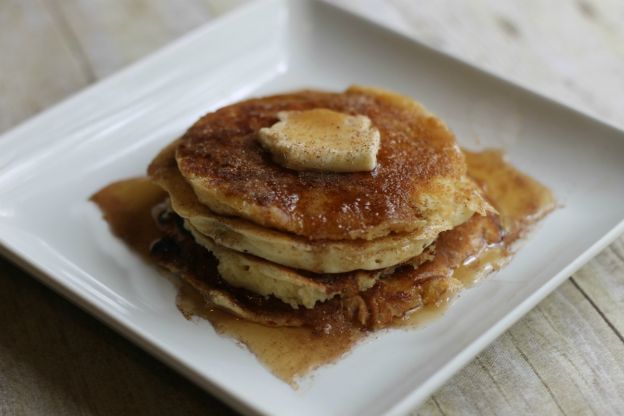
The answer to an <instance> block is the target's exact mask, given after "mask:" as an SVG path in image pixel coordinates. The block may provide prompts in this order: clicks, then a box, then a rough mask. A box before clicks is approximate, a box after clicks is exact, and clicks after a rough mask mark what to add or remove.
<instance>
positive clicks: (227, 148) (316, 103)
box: [176, 87, 488, 240]
mask: <svg viewBox="0 0 624 416" xmlns="http://www.w3.org/2000/svg"><path fill="white" fill-rule="evenodd" d="M315 108H325V109H330V110H333V111H338V112H342V113H347V114H352V115H365V116H367V117H368V118H370V119H371V120H372V122H373V124H374V126H375V127H376V128H377V129H379V132H380V134H381V147H380V150H379V152H378V154H377V162H378V164H377V167H376V168H375V169H374V170H373V171H372V172H354V173H348V174H343V173H328V172H324V173H319V172H305V171H304V172H301V171H294V170H290V169H287V168H284V167H282V166H280V165H278V164H276V163H274V162H273V160H272V158H271V155H269V154H268V153H267V151H266V150H264V149H263V148H262V146H261V145H260V144H259V142H258V140H257V134H258V131H259V130H260V129H261V128H263V127H269V126H271V125H273V124H274V123H275V122H276V121H277V113H278V112H280V111H289V110H308V109H315ZM176 160H177V164H178V167H179V169H180V172H181V173H182V175H183V176H184V178H185V179H186V180H187V181H188V182H189V183H190V184H191V186H192V187H193V189H194V191H195V193H196V195H197V197H198V199H199V201H200V202H201V203H202V204H205V205H206V206H207V207H208V208H210V210H212V211H213V212H215V213H218V214H221V215H229V216H236V217H241V218H245V219H247V220H249V221H251V222H253V223H256V224H259V225H261V226H263V227H267V228H269V229H275V230H281V231H285V232H289V233H293V234H296V235H299V236H303V237H305V238H307V239H310V240H349V239H367V240H371V239H375V238H379V237H382V236H387V235H388V234H390V233H408V232H409V233H414V232H419V231H425V230H427V227H432V226H433V227H437V228H442V229H450V228H452V227H453V226H454V225H456V224H457V223H459V222H461V221H458V219H459V218H463V219H464V220H465V219H467V218H469V217H470V215H472V214H473V213H475V212H478V213H481V214H484V213H485V212H486V210H487V209H488V205H487V203H486V202H485V201H484V200H483V199H482V198H481V196H480V193H479V191H478V190H477V188H476V186H475V185H474V184H473V183H472V182H471V181H470V180H469V179H467V178H466V176H465V174H466V164H465V161H464V157H463V155H462V153H461V151H460V150H459V148H458V147H457V145H456V143H455V138H454V136H453V134H452V133H451V131H450V130H449V129H448V128H447V127H446V126H445V125H444V124H443V123H442V121H440V120H439V119H438V118H436V117H434V116H433V115H431V114H430V113H429V112H427V111H426V110H425V109H424V108H423V107H422V106H421V105H419V104H418V103H416V102H414V101H413V100H411V99H409V98H406V97H402V96H399V95H397V94H393V93H389V92H385V91H382V90H375V89H370V88H360V87H352V88H349V89H348V90H347V91H345V92H344V93H338V94H337V93H325V92H316V91H301V92H296V93H291V94H285V95H276V96H271V97H265V98H258V99H251V100H246V101H243V102H240V103H237V104H233V105H230V106H227V107H224V108H222V109H220V110H218V111H216V112H213V113H209V114H207V115H205V116H204V117H202V118H201V119H200V120H199V121H198V122H197V123H195V125H193V126H192V127H191V128H190V129H189V130H188V131H187V133H186V134H185V135H184V136H183V137H182V139H181V142H180V144H179V146H178V147H177V149H176Z"/></svg>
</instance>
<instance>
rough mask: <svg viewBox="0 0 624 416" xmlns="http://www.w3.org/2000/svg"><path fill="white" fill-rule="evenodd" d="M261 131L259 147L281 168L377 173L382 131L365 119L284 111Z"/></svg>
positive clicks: (323, 112)
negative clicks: (268, 153) (273, 122)
mask: <svg viewBox="0 0 624 416" xmlns="http://www.w3.org/2000/svg"><path fill="white" fill-rule="evenodd" d="M277 117H278V118H279V121H278V122H277V123H275V124H274V125H272V126H271V127H265V128H262V129H260V133H259V140H260V143H261V144H262V145H263V146H264V147H265V148H266V149H267V150H269V152H271V154H272V156H273V159H274V160H275V161H276V162H277V163H279V164H280V165H282V166H284V167H287V168H289V169H295V170H314V171H322V172H363V171H371V170H373V169H375V166H376V165H377V152H378V151H379V145H380V135H379V130H377V128H375V127H374V126H373V125H372V122H371V120H370V119H369V118H368V117H366V116H363V115H357V116H352V115H349V114H344V113H339V112H336V111H332V110H327V109H323V108H317V109H313V110H305V111H282V112H279V113H278V114H277Z"/></svg>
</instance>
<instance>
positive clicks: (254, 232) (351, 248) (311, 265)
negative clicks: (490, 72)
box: [148, 142, 472, 273]
mask: <svg viewBox="0 0 624 416" xmlns="http://www.w3.org/2000/svg"><path fill="white" fill-rule="evenodd" d="M178 143H179V142H173V143H172V144H171V145H169V146H168V147H166V148H165V149H163V151H161V153H160V154H159V155H158V156H157V157H156V158H155V159H154V161H153V162H152V163H151V165H150V167H149V169H148V172H149V175H150V177H151V178H152V180H153V181H154V182H155V183H157V184H158V185H159V186H161V187H162V188H163V189H164V190H166V191H167V192H168V193H169V196H170V200H171V205H172V207H173V210H174V211H175V212H176V213H177V214H178V215H180V216H181V217H183V218H185V219H186V220H188V222H189V223H190V225H192V226H193V228H194V229H195V230H197V231H198V232H199V233H201V234H203V235H205V236H207V237H209V238H210V239H212V240H214V241H215V242H216V243H217V244H219V245H221V246H224V247H228V248H230V249H233V250H236V251H240V252H243V253H250V254H253V255H255V256H258V257H261V258H264V259H267V260H270V261H272V262H275V263H277V264H281V265H284V266H288V267H291V268H295V269H302V270H307V271H311V272H315V273H344V272H349V271H353V270H377V269H383V268H386V267H391V266H394V265H396V264H399V263H403V262H405V261H407V260H409V259H411V258H414V257H416V256H418V255H419V254H420V253H422V251H423V250H424V249H425V247H427V246H429V245H430V244H431V243H432V242H433V240H434V239H435V238H436V236H437V235H438V234H439V233H440V232H442V231H444V230H445V229H446V226H449V225H450V226H451V227H454V226H456V225H459V224H461V223H463V222H465V221H466V220H467V219H468V218H469V217H470V215H472V213H471V212H470V211H469V210H468V211H462V214H463V215H462V216H459V217H457V218H454V219H453V220H452V221H449V222H447V223H446V224H444V226H441V225H440V224H437V225H431V226H429V227H426V228H424V229H422V230H420V231H419V232H416V233H407V234H392V235H389V236H386V237H381V238H378V239H376V240H372V241H367V240H345V241H331V240H329V241H328V240H307V239H305V238H303V237H300V236H296V235H294V234H289V233H284V232H279V231H276V230H271V229H267V228H263V227H261V226H259V225H257V224H254V223H252V222H250V221H246V220H241V219H239V218H235V217H225V216H221V215H216V214H214V213H213V212H212V211H211V210H210V209H209V208H207V207H206V206H205V205H203V204H202V203H200V202H199V201H198V199H197V197H196V195H195V193H194V192H193V190H192V188H191V186H190V185H189V184H188V183H187V182H186V181H185V180H184V178H183V177H182V175H181V174H180V172H179V171H178V168H177V164H176V161H175V158H174V154H175V148H176V147H177V145H178ZM467 186H472V185H467Z"/></svg>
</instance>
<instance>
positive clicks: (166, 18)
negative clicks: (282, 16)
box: [54, 0, 212, 78]
mask: <svg viewBox="0 0 624 416" xmlns="http://www.w3.org/2000/svg"><path fill="white" fill-rule="evenodd" d="M54 2H55V4H56V7H57V8H58V10H59V13H60V14H62V16H63V17H64V20H65V21H66V24H67V26H68V30H69V31H71V32H72V33H73V34H74V36H75V39H76V41H77V43H78V44H79V46H80V48H81V50H82V51H84V54H85V55H86V56H87V59H88V61H89V63H90V65H91V67H92V68H93V72H94V74H95V77H96V78H102V77H104V76H106V75H109V74H110V73H112V72H115V71H116V70H118V69H120V68H123V67H124V66H126V65H128V64H130V63H131V62H134V61H136V60H137V59H139V58H141V57H143V56H144V55H146V54H147V53H149V52H152V51H154V50H156V49H158V48H159V47H161V46H164V45H165V44H167V43H169V42H170V41H171V40H173V39H175V38H177V37H179V36H181V35H182V34H184V33H186V32H188V31H189V30H191V29H193V28H195V27H197V26H199V25H201V24H202V23H205V22H207V21H208V20H210V19H211V16H212V14H211V11H210V10H209V7H208V5H206V4H205V3H202V2H200V1H197V0H187V1H183V2H171V1H167V0H158V1H154V0H131V1H124V2H121V1H118V2H110V1H105V0H96V1H93V0H63V1H60V0H54Z"/></svg>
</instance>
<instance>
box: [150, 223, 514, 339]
mask: <svg viewBox="0 0 624 416" xmlns="http://www.w3.org/2000/svg"><path fill="white" fill-rule="evenodd" d="M176 221H178V222H177V224H176V223H175V222H176ZM159 225H160V227H161V228H162V229H163V230H164V231H165V233H166V234H167V237H165V238H163V239H161V240H159V242H157V243H156V244H154V246H153V247H152V254H153V256H154V258H155V259H156V261H157V262H158V263H159V264H160V265H161V266H163V267H165V268H166V269H168V270H170V271H172V272H174V273H176V274H177V275H179V276H180V277H181V278H182V279H183V280H184V281H185V282H187V283H189V284H190V285H192V286H193V287H195V288H196V289H197V290H199V291H200V293H201V294H202V295H203V297H204V299H205V300H206V302H207V303H208V304H209V305H212V306H214V307H218V308H221V309H224V310H226V311H227V312H230V313H232V314H234V315H236V316H240V317H241V318H244V319H247V320H251V321H254V322H259V323H262V324H265V325H275V326H308V327H311V328H314V329H315V330H317V331H322V332H328V331H329V332H331V331H333V330H340V329H341V328H343V329H344V328H347V327H348V328H351V327H362V328H370V329H372V328H377V327H383V326H386V325H389V324H390V323H392V322H393V320H395V319H396V318H397V317H401V316H403V315H404V314H406V313H407V312H409V311H410V310H413V309H415V308H418V307H420V306H423V305H425V304H427V303H430V302H435V301H437V300H438V299H440V298H441V297H444V296H451V294H452V292H453V290H454V289H455V288H457V287H459V286H461V285H460V284H459V282H457V281H455V280H453V270H454V269H456V268H457V267H459V266H460V265H461V264H462V263H463V262H464V261H465V260H466V259H468V258H469V257H471V256H475V255H477V254H478V253H479V252H481V251H482V250H484V249H485V248H486V247H488V246H490V245H492V244H496V243H499V242H500V241H501V240H502V238H503V232H502V230H501V228H500V224H499V221H498V216H496V215H495V214H490V215H488V216H480V215H475V216H473V217H472V218H471V219H470V220H469V221H467V222H466V223H464V224H462V225H460V226H458V227H456V228H454V229H453V230H450V231H445V232H443V233H442V234H440V236H439V238H438V240H437V241H436V250H435V255H434V256H433V258H432V259H431V260H428V261H426V262H424V263H423V264H421V265H418V266H416V267H414V266H412V265H403V266H401V267H398V268H397V269H396V270H394V271H393V272H392V273H391V274H389V275H387V276H384V277H382V278H381V279H380V280H379V281H378V282H377V283H376V284H375V285H374V286H373V287H371V288H369V289H367V290H364V291H357V290H355V291H353V290H351V291H344V294H343V295H340V296H336V297H334V298H332V299H330V300H327V301H326V302H323V303H319V304H317V305H316V307H314V308H313V309H306V308H299V309H293V308H292V307H291V305H289V304H287V303H285V302H282V301H280V300H279V299H277V298H276V297H274V296H261V295H258V294H257V293H254V292H251V291H249V290H245V289H243V288H237V287H234V286H232V285H231V284H229V283H228V282H227V281H226V280H225V279H223V278H222V277H221V275H220V274H219V271H218V260H217V258H215V257H214V256H213V255H212V254H211V253H210V252H209V251H208V250H206V249H204V248H203V247H201V246H199V245H198V244H196V243H195V241H194V240H193V238H192V236H191V235H190V234H189V233H188V232H186V231H185V230H184V228H183V226H182V225H181V220H179V219H177V220H176V216H175V215H173V214H172V215H168V216H164V217H161V218H160V219H159ZM318 278H319V279H326V280H329V279H332V277H331V275H328V276H319V277H318ZM334 278H340V276H335V277H334ZM347 284H348V283H347Z"/></svg>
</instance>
